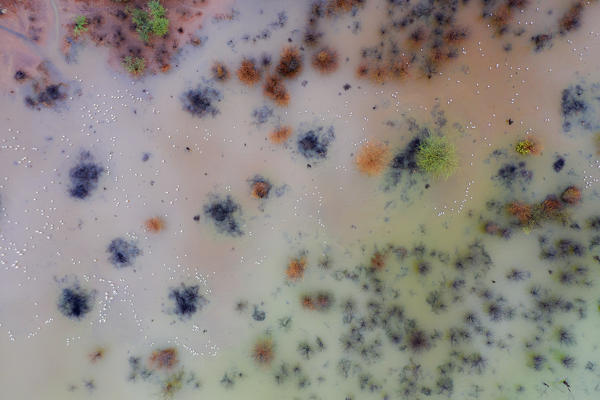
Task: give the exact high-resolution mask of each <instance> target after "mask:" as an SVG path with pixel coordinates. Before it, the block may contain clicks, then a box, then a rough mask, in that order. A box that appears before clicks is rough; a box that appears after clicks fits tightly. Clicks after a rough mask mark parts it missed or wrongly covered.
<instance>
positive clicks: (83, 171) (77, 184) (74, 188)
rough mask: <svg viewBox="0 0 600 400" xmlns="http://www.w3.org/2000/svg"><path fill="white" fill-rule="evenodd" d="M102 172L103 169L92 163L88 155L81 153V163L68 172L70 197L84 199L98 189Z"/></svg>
mask: <svg viewBox="0 0 600 400" xmlns="http://www.w3.org/2000/svg"><path fill="white" fill-rule="evenodd" d="M103 172H104V167H102V166H101V165H99V164H96V163H94V162H93V159H92V156H91V155H90V153H88V152H84V153H82V154H81V161H80V162H79V163H78V164H77V165H76V166H74V167H73V168H71V170H70V171H69V178H70V179H71V187H70V189H69V194H70V195H71V197H73V198H76V199H85V198H87V197H88V196H90V194H91V193H92V192H93V191H94V190H95V189H96V188H97V187H98V180H99V179H100V176H101V175H102V173H103Z"/></svg>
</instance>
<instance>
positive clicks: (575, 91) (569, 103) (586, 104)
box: [560, 83, 600, 132]
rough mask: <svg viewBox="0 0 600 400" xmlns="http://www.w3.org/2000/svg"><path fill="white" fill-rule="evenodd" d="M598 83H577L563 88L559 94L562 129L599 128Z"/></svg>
mask: <svg viewBox="0 0 600 400" xmlns="http://www.w3.org/2000/svg"><path fill="white" fill-rule="evenodd" d="M599 103H600V84H598V83H593V84H585V83H578V84H575V85H571V86H569V87H567V88H566V89H564V90H563V91H562V94H561V101H560V110H561V115H562V120H563V125H562V126H563V131H564V132H571V131H572V130H573V129H575V130H585V131H592V132H595V131H597V130H598V129H600V119H599V118H598V117H597V116H598V113H599V112H600V107H599Z"/></svg>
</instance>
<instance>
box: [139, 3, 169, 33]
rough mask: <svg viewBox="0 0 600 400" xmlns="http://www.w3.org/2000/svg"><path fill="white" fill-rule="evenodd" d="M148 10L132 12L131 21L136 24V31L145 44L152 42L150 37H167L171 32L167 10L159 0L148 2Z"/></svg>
mask: <svg viewBox="0 0 600 400" xmlns="http://www.w3.org/2000/svg"><path fill="white" fill-rule="evenodd" d="M148 10H149V11H146V10H142V9H139V8H136V9H134V10H132V11H131V20H132V21H133V23H134V24H135V30H136V31H137V33H138V34H139V35H140V39H142V40H143V41H144V42H148V41H149V40H150V35H151V34H152V35H155V36H159V37H162V36H165V35H166V34H167V32H168V31H169V19H168V18H167V17H166V10H165V8H164V7H163V6H162V5H161V4H160V1H158V0H151V1H149V2H148Z"/></svg>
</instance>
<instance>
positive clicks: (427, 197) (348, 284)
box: [0, 0, 600, 399]
mask: <svg viewBox="0 0 600 400" xmlns="http://www.w3.org/2000/svg"><path fill="white" fill-rule="evenodd" d="M391 3H394V2H387V1H374V0H369V1H366V2H365V4H364V6H362V7H357V8H355V9H354V10H353V11H350V12H349V13H342V14H341V15H335V16H333V17H324V18H323V19H322V20H321V22H320V25H319V30H320V31H322V33H323V37H322V39H321V41H322V43H323V44H326V45H328V46H330V47H331V48H334V49H336V51H337V53H338V57H339V68H338V69H337V70H336V71H335V72H334V73H332V74H329V75H323V74H320V73H319V72H317V71H316V70H315V69H314V68H313V67H312V66H311V65H310V62H309V61H310V57H311V55H312V54H313V53H314V50H312V49H310V48H308V47H306V48H305V50H303V51H302V54H303V57H304V66H303V69H302V72H301V73H300V75H299V76H298V77H296V78H293V79H290V80H286V81H285V84H286V86H287V89H288V91H289V94H290V101H289V105H288V106H287V107H280V106H277V105H276V104H275V103H273V102H272V101H271V100H269V99H267V98H265V97H264V96H263V91H262V83H260V84H258V85H256V86H255V87H248V86H245V85H242V84H241V83H240V82H239V80H238V79H237V77H236V76H235V69H236V68H237V66H238V65H239V63H240V62H241V60H242V58H243V57H254V58H256V59H258V58H259V57H260V56H261V55H262V54H269V55H271V57H272V64H273V66H271V67H270V68H271V70H273V69H274V68H275V66H276V65H277V63H278V59H279V53H280V52H281V49H282V48H283V47H284V46H286V45H289V44H290V43H291V44H295V45H297V46H302V38H303V33H304V30H305V27H306V23H307V22H306V20H307V15H308V13H309V9H310V5H311V4H310V2H297V1H288V2H273V1H263V2H244V1H240V2H237V3H235V4H233V6H232V8H233V9H234V10H235V12H234V13H233V15H234V16H235V17H234V18H233V20H231V21H228V20H222V19H215V18H210V17H209V15H210V13H209V12H208V11H207V14H206V15H207V17H206V18H205V20H203V24H202V25H203V27H202V28H201V30H200V31H199V35H200V37H202V38H203V43H202V45H201V46H198V47H192V46H186V47H183V48H182V50H181V52H180V53H179V54H178V55H177V57H176V59H175V62H173V67H172V68H171V69H170V70H169V71H168V72H167V73H161V74H158V75H146V76H143V77H140V78H134V77H131V76H129V75H127V74H126V72H124V71H122V70H121V69H119V68H118V66H115V65H113V64H114V62H113V63H112V64H110V63H109V60H110V58H111V55H110V54H109V52H108V51H107V49H106V48H100V47H96V46H94V45H92V44H91V43H86V42H85V41H83V42H82V43H81V44H80V47H79V48H78V50H77V52H76V53H75V54H76V56H75V58H74V59H73V60H70V61H69V62H67V61H66V60H65V57H64V55H63V54H62V53H61V52H60V49H59V46H57V45H49V46H48V47H46V48H45V52H46V57H48V58H49V60H50V62H51V65H53V66H54V69H56V71H55V72H53V74H55V75H54V76H58V77H59V78H58V79H60V80H61V81H62V82H64V83H65V84H66V86H65V87H66V90H67V93H68V95H67V98H66V99H65V100H64V101H62V102H58V103H57V104H56V105H55V106H54V107H51V108H47V107H41V109H39V110H37V109H35V108H31V107H28V106H26V105H25V102H24V98H25V96H27V95H28V94H29V93H30V91H31V87H30V86H29V84H28V83H23V84H19V83H15V82H14V80H7V83H6V86H5V87H4V88H3V93H2V96H1V97H0V109H1V110H2V112H1V114H0V115H1V117H2V119H3V124H2V125H3V126H2V128H1V129H2V130H1V133H0V140H1V142H0V145H1V147H0V151H1V153H0V171H1V172H0V202H1V203H0V206H1V207H2V208H1V210H2V213H1V215H0V264H1V265H2V269H1V270H0V274H1V278H0V282H1V285H2V286H1V290H0V299H1V300H0V331H1V332H2V333H1V334H0V352H1V354H2V355H3V357H2V361H1V364H0V371H2V372H1V373H0V384H1V386H2V388H3V390H4V391H5V393H6V394H5V396H7V398H45V399H71V398H73V399H82V398H148V397H171V396H172V397H174V398H180V399H191V398H198V397H199V396H200V397H207V398H208V397H210V398H227V399H259V398H290V399H296V398H297V399H338V398H339V399H371V398H372V399H382V398H387V399H401V398H410V399H426V398H461V399H462V398H480V399H538V398H539V399H595V398H597V397H598V393H599V391H600V384H599V382H600V380H599V377H600V365H598V360H600V351H599V349H598V342H597V332H598V329H599V328H600V320H599V317H600V297H598V291H597V281H598V278H599V268H600V265H599V263H600V261H599V260H600V258H599V256H600V254H599V249H600V247H599V244H600V239H599V238H598V235H599V233H598V229H599V228H598V225H600V222H598V225H594V224H592V223H591V221H593V220H592V219H593V217H597V215H598V214H597V209H598V203H597V201H598V195H599V193H598V179H600V171H599V169H598V168H599V166H600V162H599V161H598V149H597V145H598V144H597V141H598V133H597V132H598V131H600V123H599V121H600V120H599V119H598V117H597V116H596V115H597V113H596V112H595V111H596V109H597V107H598V106H597V105H596V102H597V99H596V95H595V91H596V90H597V85H598V82H600V75H599V74H598V67H597V61H596V60H598V57H600V53H599V51H600V48H599V44H600V42H599V38H598V33H597V32H595V28H596V27H595V22H594V21H595V20H596V19H597V18H598V17H599V16H600V8H599V7H598V5H597V4H595V2H591V3H592V4H589V5H586V6H585V8H584V11H583V14H582V17H581V26H580V27H579V28H578V29H576V30H574V31H572V32H568V34H564V35H561V34H559V33H558V32H557V31H556V29H557V28H556V25H557V19H558V18H559V16H560V15H562V14H563V13H564V12H565V10H567V9H568V8H569V7H567V6H565V5H564V4H563V2H561V1H541V0H540V1H530V2H529V4H528V5H527V6H526V7H525V8H524V9H523V10H522V11H518V12H515V15H514V17H513V19H512V20H511V22H510V24H509V28H508V31H507V32H506V33H504V34H499V33H498V32H495V29H494V27H493V26H490V20H489V19H484V18H482V17H481V13H482V6H481V3H482V2H480V1H474V0H471V1H470V2H457V4H458V3H460V10H459V11H458V13H457V14H456V15H455V16H454V17H455V20H454V22H453V23H454V25H456V26H465V27H467V28H468V29H467V31H468V36H467V38H466V39H465V40H464V41H463V42H461V43H460V45H459V46H458V47H459V55H458V57H456V59H453V60H450V61H449V62H447V63H445V64H443V65H442V66H440V68H439V71H437V72H436V73H435V74H434V75H433V76H432V77H431V79H429V78H427V77H426V76H423V73H421V72H419V69H418V68H419V67H418V66H415V67H414V68H413V69H411V72H410V73H409V74H408V76H406V77H405V78H404V79H403V80H400V81H395V80H388V81H386V82H385V83H376V82H373V81H371V80H369V79H364V78H360V77H358V76H357V72H356V71H357V68H358V66H359V64H360V63H361V62H363V59H362V58H361V49H364V48H366V47H369V46H373V45H376V44H377V43H378V42H379V41H387V40H390V42H392V41H394V42H397V43H405V41H406V40H407V37H408V34H409V33H410V29H405V30H401V31H399V32H390V31H388V32H389V33H386V34H381V33H380V28H381V26H382V25H385V24H386V23H387V22H386V21H387V19H386V18H387V17H386V15H388V10H389V8H388V7H392V6H390V5H389V4H391ZM396 3H398V4H399V5H397V6H396V7H397V8H398V10H401V11H402V10H404V9H403V8H402V7H405V6H403V5H402V4H401V3H403V2H396ZM412 3H414V2H412ZM463 3H468V4H467V5H463ZM496 3H497V4H499V5H501V3H504V2H500V1H498V2H496ZM573 3H576V2H573ZM406 7H408V6H406ZM411 7H412V5H411ZM398 12H400V11H398ZM280 13H283V14H281V15H284V14H285V16H286V17H287V18H286V19H285V22H283V23H282V25H283V26H280V25H277V24H275V23H274V21H278V20H279V21H281V17H280V16H279V15H280ZM0 22H1V20H0ZM60 29H61V30H65V29H67V28H66V27H65V26H64V25H63V26H61V27H60ZM265 29H268V30H269V32H270V34H269V35H265V36H268V37H266V38H263V37H262V35H263V34H262V32H263V30H265ZM521 29H523V30H524V32H521ZM546 31H554V32H555V33H554V34H553V39H552V42H551V43H552V45H551V47H548V48H546V49H543V50H541V51H535V50H534V48H533V47H534V46H533V45H532V43H531V40H530V37H531V36H532V35H535V34H538V33H540V32H546ZM6 34H7V33H5V31H0V35H6ZM246 34H248V35H249V38H250V39H248V40H245V39H244V36H245V35H246ZM386 35H387V36H386ZM253 37H259V38H258V39H257V40H256V41H254V40H252V38H253ZM507 44H511V46H512V48H511V50H506V49H505V48H506V45H507ZM386 46H388V45H387V44H386ZM424 51H425V50H420V49H418V46H417V50H415V53H416V54H420V53H423V52H424ZM419 57H421V56H420V55H419V56H417V58H416V59H417V60H420V58H419ZM384 58H385V56H384ZM216 60H219V61H222V62H223V63H224V64H225V65H227V66H228V67H229V69H230V71H231V75H232V76H231V78H230V79H229V81H227V82H225V83H220V82H217V81H215V80H214V79H213V78H212V77H211V71H210V70H211V67H212V65H213V63H214V62H215V61H216ZM415 63H417V61H415ZM13 74H14V71H11V72H10V75H11V77H12V75H13ZM3 82H4V81H3ZM346 84H349V86H350V87H349V88H347V89H345V88H344V85H346ZM576 85H580V87H581V90H580V92H581V93H582V94H581V96H578V97H577V98H578V99H582V100H581V101H582V103H583V104H585V106H584V107H582V108H581V109H579V110H576V111H574V112H572V113H571V114H570V115H565V114H564V109H565V107H564V101H563V100H561V99H563V98H564V96H565V92H564V91H565V90H567V91H569V90H570V88H573V90H572V92H573V93H575V92H576V91H577V89H576ZM594 85H596V86H594ZM199 86H200V87H205V86H208V87H210V88H213V89H216V90H217V91H218V92H219V96H220V98H221V100H220V101H216V100H214V101H213V106H214V107H215V109H216V110H217V111H216V112H215V113H214V115H205V116H202V117H199V116H197V115H192V114H191V113H189V112H187V111H186V110H185V108H184V101H183V99H184V96H185V93H186V91H188V90H190V89H195V88H197V87H199ZM11 91H12V92H11ZM568 93H571V92H568ZM561 101H562V103H561ZM263 107H266V110H268V112H263V114H265V115H263V117H264V118H263V119H264V122H261V118H260V115H257V114H256V113H255V112H256V111H257V110H258V114H260V113H261V112H260V110H261V109H262V108H263ZM568 122H570V125H569V124H568ZM566 123H567V124H566ZM280 125H287V126H290V127H292V135H291V137H290V138H289V139H288V140H287V141H286V142H285V143H284V144H274V143H272V142H271V141H270V140H269V134H270V132H272V131H273V130H274V129H276V128H277V127H278V126H280ZM319 127H323V131H322V133H323V134H325V133H326V132H327V131H328V130H329V129H330V127H331V129H332V132H333V134H334V138H332V139H331V140H330V142H329V145H328V146H327V151H326V156H325V157H322V158H321V157H315V158H312V159H307V158H305V157H304V155H303V154H302V152H301V151H299V148H298V141H299V140H300V139H301V138H302V135H303V134H304V133H306V132H308V131H310V130H315V129H318V128H319ZM423 128H428V129H429V130H430V132H431V133H432V134H433V135H437V134H441V135H444V136H445V137H447V138H448V140H449V141H450V142H452V143H453V144H454V145H455V146H456V149H457V154H458V158H459V165H458V169H457V171H456V172H455V173H454V174H453V175H452V176H451V177H450V178H449V179H447V180H444V179H434V178H431V177H429V176H427V175H426V174H424V173H421V172H418V171H417V172H412V173H411V172H410V171H408V170H404V171H403V172H402V174H401V175H400V177H399V178H398V179H396V177H397V175H394V169H393V168H391V167H390V165H392V164H393V160H391V158H393V157H394V156H396V155H397V154H398V153H400V152H401V151H402V149H403V148H405V146H406V145H407V144H408V143H409V142H410V141H411V140H412V139H413V138H414V137H415V136H418V135H419V134H420V132H422V129H423ZM527 137H532V138H535V142H536V143H538V144H540V145H541V147H542V149H541V153H540V154H537V155H533V154H529V155H520V154H518V153H517V152H515V150H514V148H515V145H516V143H517V142H518V141H519V140H522V139H525V138H527ZM366 142H370V143H384V144H385V145H387V146H388V147H387V148H388V149H389V153H388V154H389V156H390V160H389V163H388V164H386V166H385V168H384V170H383V171H382V172H381V173H379V174H377V175H374V176H369V175H366V174H364V173H361V172H360V171H359V169H358V168H357V165H356V162H355V160H356V154H357V153H358V152H359V151H360V148H361V147H362V146H363V145H364V143H366ZM559 159H563V160H564V167H562V169H560V170H559V171H556V169H557V168H554V165H555V162H556V161H557V160H559ZM520 162H524V163H525V165H524V166H521V167H519V165H518V164H519V163H520ZM82 164H83V165H88V164H89V165H95V166H97V167H98V168H99V169H101V172H99V173H98V174H97V175H98V176H97V179H96V180H94V179H92V180H91V181H93V182H92V183H91V184H90V183H89V182H90V180H89V179H88V180H86V179H83V181H85V182H88V183H86V184H89V185H90V186H89V187H86V190H88V189H89V195H88V194H86V195H85V196H79V197H83V198H77V196H73V195H72V194H73V188H74V187H76V186H77V183H78V182H79V181H77V179H74V178H73V176H72V175H73V171H74V169H76V168H77V166H78V165H79V166H81V165H82ZM506 165H508V166H509V167H512V166H514V167H515V168H516V169H515V171H513V172H511V173H505V174H504V177H503V178H502V177H498V171H499V170H500V169H502V168H504V167H505V166H506ZM509 169H510V168H509ZM505 171H506V170H505ZM511 171H512V170H511ZM89 172H90V171H89V170H86V173H89ZM396 172H397V171H396ZM256 176H261V177H263V178H264V179H266V180H268V181H269V182H270V183H271V185H272V188H271V190H270V192H269V196H268V198H265V199H259V198H255V197H253V196H252V195H251V191H252V188H251V183H252V179H255V177H256ZM571 185H574V186H576V187H577V188H579V189H581V195H582V198H581V201H580V202H578V203H577V204H574V205H569V204H566V203H565V202H562V203H561V207H562V208H564V210H566V213H567V216H566V217H564V219H563V220H561V221H555V220H549V221H546V220H544V221H542V222H541V223H540V226H534V227H530V226H523V225H521V224H519V223H518V222H517V221H516V219H515V218H514V217H511V216H510V215H509V214H508V213H507V212H506V204H508V203H509V202H511V201H520V202H526V203H530V204H534V203H539V202H542V201H543V200H544V199H545V198H546V196H547V195H549V194H555V195H557V196H560V195H561V193H562V192H563V190H565V188H567V187H569V186H571ZM80 189H81V188H80ZM227 196H230V198H231V199H232V201H233V202H234V204H235V205H237V208H238V209H237V210H236V211H235V212H234V213H233V214H231V215H228V216H226V217H222V218H220V219H219V217H214V215H215V214H213V218H211V216H210V215H209V214H210V213H207V210H208V209H209V208H210V206H211V204H213V205H214V202H215V201H217V203H218V200H224V199H226V198H227ZM157 216H158V217H160V218H161V220H162V221H163V222H164V228H163V229H159V232H152V231H151V230H149V229H147V227H146V226H145V225H144V222H145V221H146V220H147V219H149V218H152V217H157ZM229 218H231V220H230V219H229ZM223 220H224V221H225V222H224V223H223ZM490 221H491V222H493V223H494V224H496V225H497V226H498V228H497V230H499V231H502V230H503V229H504V231H503V232H504V233H505V235H504V236H507V237H502V232H499V233H498V234H495V232H496V231H494V232H492V233H494V234H488V233H486V232H485V229H484V227H485V226H486V223H488V222H490ZM229 222H233V223H234V224H235V229H233V228H231V227H232V225H231V224H229ZM488 227H489V226H488ZM488 230H489V231H491V228H490V229H488ZM509 233H510V237H508V236H509ZM117 238H122V239H123V242H122V243H128V246H129V247H128V248H126V249H123V248H120V250H119V251H117V252H112V253H111V252H110V251H109V247H110V244H111V242H112V241H113V240H114V239H117ZM561 240H562V241H561ZM120 243H121V242H120ZM131 249H137V250H131ZM377 255H379V256H380V259H378V260H382V266H381V267H379V266H378V267H377V268H374V267H373V266H374V265H375V264H377V263H374V261H373V259H374V258H376V256H377ZM294 258H297V259H299V260H301V259H304V260H305V262H306V270H305V271H304V274H303V276H302V277H301V278H299V279H290V277H289V276H286V268H287V267H288V264H289V262H290V260H292V259H294ZM182 284H183V285H185V287H194V286H197V290H198V292H197V294H198V296H201V298H200V299H199V300H198V299H196V301H198V302H197V303H194V304H195V306H196V308H195V309H191V310H190V309H187V310H183V311H182V309H181V308H180V309H178V308H177V303H176V301H175V297H176V296H175V295H174V294H173V293H174V292H173V291H174V290H177V289H181V288H182V286H181V285H182ZM65 290H75V291H78V290H79V291H80V292H77V293H83V294H82V295H81V296H80V297H81V302H82V303H84V305H82V304H78V305H79V306H82V307H83V308H84V309H86V307H87V308H88V309H89V310H87V312H86V310H84V311H83V312H80V313H78V315H75V314H74V313H73V312H72V310H71V312H69V311H68V310H67V311H66V310H65V302H64V294H65V293H66V292H65ZM67 293H69V292H67ZM319 295H321V296H322V297H321V299H322V300H321V302H319V300H318V298H319V297H318V296H319ZM61 296H63V297H61ZM306 296H308V297H306ZM71 300H72V299H71ZM303 301H304V306H303ZM67 303H68V302H67ZM192 303H193V302H192ZM72 305H73V303H72V302H71V303H70V306H72ZM67 306H69V304H67ZM400 310H401V311H400ZM80 311H81V310H80ZM263 313H264V314H263ZM467 315H471V317H469V318H466V316H467ZM265 340H266V341H267V343H271V344H272V347H268V346H267V347H268V349H269V352H270V353H269V355H268V357H267V360H266V361H265V362H260V361H261V360H260V358H259V357H258V356H257V352H256V349H257V347H256V345H257V343H258V344H260V343H264V341H265ZM171 347H172V348H174V349H175V351H176V352H177V362H175V363H174V365H172V366H170V367H169V366H166V367H165V366H163V367H160V366H157V364H156V362H154V361H152V354H153V352H157V351H160V350H161V349H166V348H171ZM100 349H102V350H101V351H100ZM98 352H100V353H99V354H100V355H98V356H96V357H95V356H93V355H94V354H96V353H98ZM271 352H272V354H271ZM271 358H272V359H271ZM135 360H137V364H136V361H135ZM263 361H264V360H263ZM136 365H137V367H136Z"/></svg>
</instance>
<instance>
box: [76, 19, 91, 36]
mask: <svg viewBox="0 0 600 400" xmlns="http://www.w3.org/2000/svg"><path fill="white" fill-rule="evenodd" d="M87 24H88V21H87V18H86V17H85V16H84V15H78V16H77V17H76V18H75V26H74V27H73V35H75V37H77V36H79V35H81V34H82V33H83V32H87V30H88V28H87Z"/></svg>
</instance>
